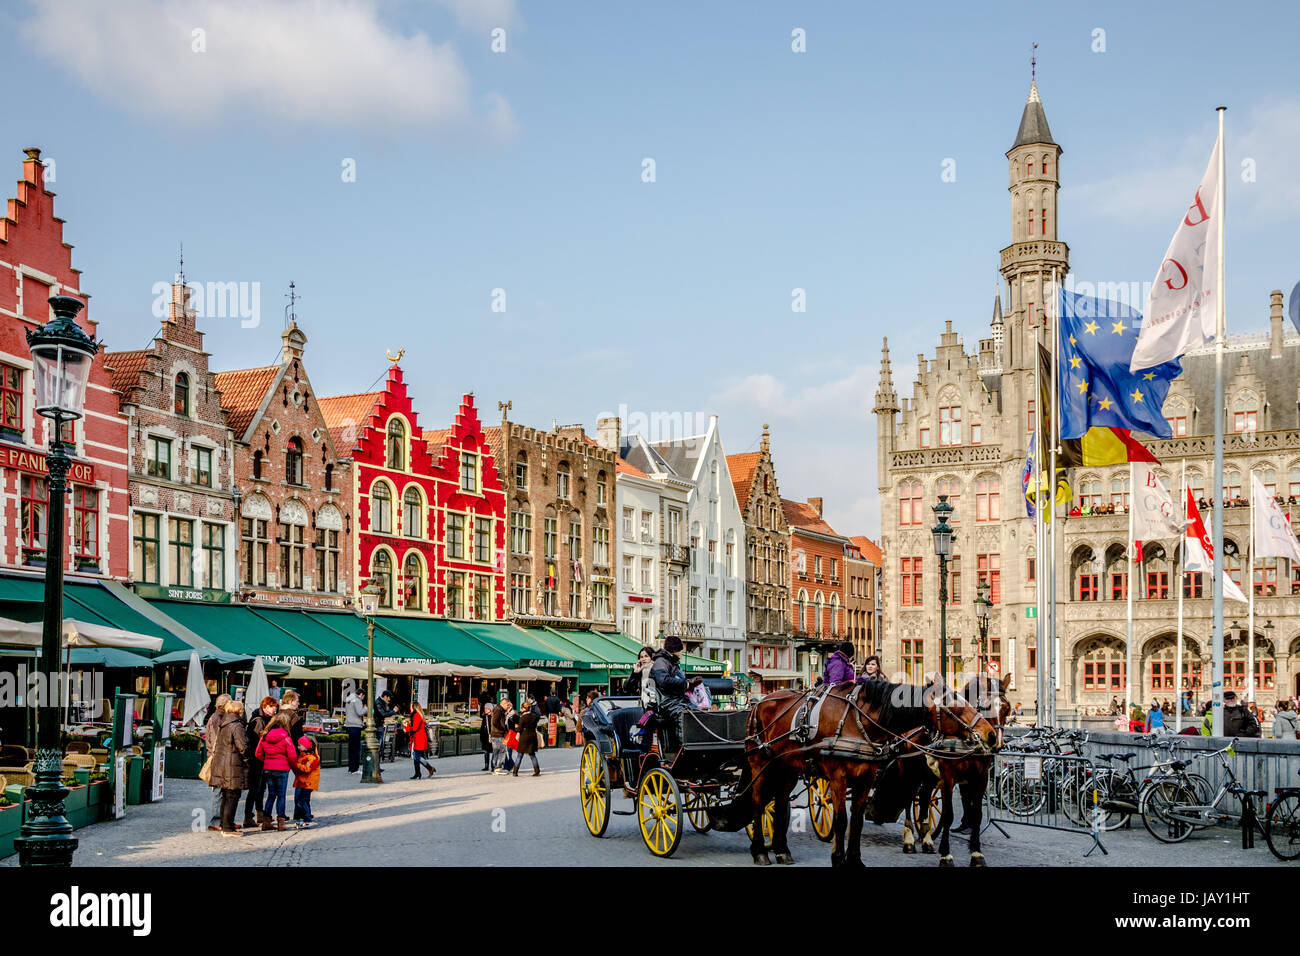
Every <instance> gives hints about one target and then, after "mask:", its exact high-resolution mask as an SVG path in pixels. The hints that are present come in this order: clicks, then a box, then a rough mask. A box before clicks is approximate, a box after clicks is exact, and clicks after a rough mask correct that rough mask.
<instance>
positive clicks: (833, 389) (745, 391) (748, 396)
mask: <svg viewBox="0 0 1300 956" xmlns="http://www.w3.org/2000/svg"><path fill="white" fill-rule="evenodd" d="M878 369H879V366H877V365H864V366H860V367H858V368H855V369H853V370H851V371H850V372H849V373H848V374H847V375H845V376H844V377H843V378H838V379H831V380H829V381H821V382H815V383H813V384H810V385H801V386H798V387H794V388H792V387H791V386H789V385H787V384H786V383H785V382H783V381H781V380H780V379H778V378H777V377H776V376H774V375H772V374H771V373H770V372H758V373H754V374H751V375H745V376H742V377H739V378H732V379H727V380H725V381H724V382H723V384H722V388H721V390H720V391H719V392H718V393H717V394H716V395H714V396H713V397H712V398H710V400H709V404H710V405H715V404H716V405H721V406H729V407H735V408H744V409H746V410H749V411H752V412H755V413H757V412H762V413H763V414H765V415H767V416H769V417H770V418H772V419H773V420H777V421H794V420H805V421H806V420H812V419H813V418H815V417H818V416H831V417H833V418H838V419H841V420H843V419H844V418H845V417H847V418H849V419H851V420H853V421H857V422H861V421H863V420H865V419H866V418H867V417H868V416H869V414H870V412H871V406H872V404H873V403H874V398H875V391H876V383H877V380H878V378H879V371H878Z"/></svg>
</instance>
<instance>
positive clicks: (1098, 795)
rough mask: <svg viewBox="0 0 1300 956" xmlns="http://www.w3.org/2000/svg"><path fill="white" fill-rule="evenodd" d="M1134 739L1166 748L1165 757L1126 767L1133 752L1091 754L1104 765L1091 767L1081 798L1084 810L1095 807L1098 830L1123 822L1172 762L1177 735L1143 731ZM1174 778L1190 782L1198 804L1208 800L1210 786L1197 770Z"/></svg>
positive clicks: (1135, 811)
mask: <svg viewBox="0 0 1300 956" xmlns="http://www.w3.org/2000/svg"><path fill="white" fill-rule="evenodd" d="M1137 739H1138V740H1140V741H1141V742H1142V743H1144V744H1146V746H1147V747H1148V748H1149V749H1152V750H1162V749H1163V750H1168V751H1169V755H1168V758H1167V759H1165V760H1163V761H1162V760H1160V758H1159V757H1158V756H1157V757H1156V759H1155V762H1154V763H1153V764H1152V765H1151V766H1150V767H1145V768H1143V767H1138V768H1134V767H1130V766H1128V761H1130V760H1133V759H1134V758H1135V757H1137V754H1136V753H1133V752H1129V753H1099V754H1095V755H1094V756H1093V760H1100V761H1103V762H1104V763H1105V764H1106V766H1105V767H1094V768H1093V770H1092V771H1091V776H1090V778H1089V780H1088V782H1087V785H1086V786H1085V788H1084V791H1083V793H1082V795H1081V800H1082V803H1083V807H1084V810H1085V812H1091V811H1092V808H1094V807H1095V808H1096V811H1097V812H1099V813H1100V814H1101V816H1100V817H1099V820H1098V828H1099V829H1101V830H1107V831H1110V830H1117V829H1119V828H1120V827H1122V826H1125V825H1127V824H1128V823H1129V822H1130V820H1131V819H1132V816H1133V814H1135V813H1137V812H1138V811H1139V808H1140V807H1141V806H1142V799H1143V798H1144V797H1145V795H1146V792H1147V791H1148V790H1150V789H1151V787H1152V786H1154V785H1155V784H1156V783H1157V782H1159V781H1161V780H1164V779H1165V778H1166V777H1167V776H1168V775H1169V771H1170V769H1171V768H1172V767H1173V765H1174V763H1175V760H1174V751H1175V750H1177V749H1178V738H1177V737H1171V736H1169V735H1167V734H1144V735H1141V736H1139V737H1138V738H1137ZM1115 761H1122V762H1123V763H1124V766H1123V767H1115V766H1114V765H1113V763H1114V762H1115ZM1139 770H1146V771H1147V773H1146V775H1145V777H1144V778H1143V779H1142V780H1141V781H1139V779H1138V771H1139ZM1178 781H1179V782H1180V783H1181V782H1187V783H1190V784H1191V785H1192V787H1193V789H1194V790H1195V791H1196V793H1197V799H1198V800H1199V801H1200V802H1202V803H1208V802H1210V800H1211V798H1212V797H1213V794H1214V789H1213V788H1212V787H1211V786H1210V781H1209V780H1207V779H1205V777H1203V776H1201V775H1200V774H1198V773H1191V772H1189V771H1187V770H1184V771H1183V775H1182V776H1181V777H1179V778H1178Z"/></svg>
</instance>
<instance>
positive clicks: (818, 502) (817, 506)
mask: <svg viewBox="0 0 1300 956" xmlns="http://www.w3.org/2000/svg"><path fill="white" fill-rule="evenodd" d="M808 504H809V505H811V506H812V508H813V510H814V511H816V512H817V517H819V518H820V517H821V516H822V499H820V498H809V499H808Z"/></svg>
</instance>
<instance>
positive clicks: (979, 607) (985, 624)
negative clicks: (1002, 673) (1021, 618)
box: [975, 581, 993, 675]
mask: <svg viewBox="0 0 1300 956" xmlns="http://www.w3.org/2000/svg"><path fill="white" fill-rule="evenodd" d="M975 592H976V593H975V623H976V624H977V625H979V629H980V639H979V645H978V647H977V651H976V654H975V673H976V674H977V675H978V674H979V673H980V670H981V668H982V667H983V666H984V660H983V658H984V653H985V650H986V648H987V647H988V639H989V613H990V612H991V611H992V610H993V602H992V601H990V600H989V584H988V582H987V581H981V582H980V583H979V584H977V585H976V586H975Z"/></svg>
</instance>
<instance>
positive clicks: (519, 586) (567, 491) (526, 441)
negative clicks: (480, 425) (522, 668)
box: [487, 406, 618, 630]
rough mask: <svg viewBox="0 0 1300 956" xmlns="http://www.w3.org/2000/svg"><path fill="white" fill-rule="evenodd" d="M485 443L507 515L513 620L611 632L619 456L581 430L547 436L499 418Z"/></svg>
mask: <svg viewBox="0 0 1300 956" xmlns="http://www.w3.org/2000/svg"><path fill="white" fill-rule="evenodd" d="M506 408H508V406H506ZM487 438H488V441H489V443H490V444H491V446H492V451H493V455H494V457H495V459H496V461H497V462H498V463H499V467H500V468H501V471H502V477H503V483H504V485H505V492H506V499H507V510H508V512H509V516H510V517H509V540H510V544H509V559H508V563H507V573H508V574H509V590H510V602H509V604H510V609H511V614H512V616H513V617H514V619H515V620H517V621H520V622H521V623H528V624H533V623H536V624H543V625H547V626H560V627H569V628H573V627H586V626H592V627H596V628H598V629H607V630H613V629H614V626H615V625H614V565H613V542H612V539H611V531H612V524H613V522H612V520H611V511H612V509H613V508H614V502H615V474H616V467H617V459H618V454H617V452H615V451H613V450H612V449H609V448H602V447H601V446H600V445H598V444H597V443H596V442H595V441H593V440H592V439H591V438H589V437H588V436H587V434H586V432H585V431H584V430H583V428H582V426H581V425H565V426H558V427H556V428H554V429H552V430H551V431H549V432H548V431H542V430H541V429H537V428H528V427H527V426H524V425H519V424H516V423H514V422H511V421H509V420H507V419H505V418H504V417H503V419H502V422H501V427H500V428H489V429H487Z"/></svg>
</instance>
